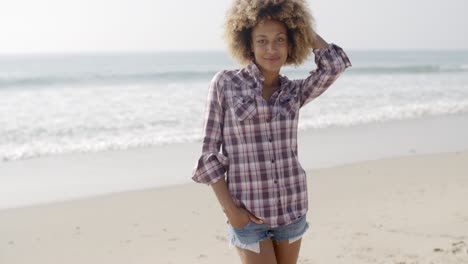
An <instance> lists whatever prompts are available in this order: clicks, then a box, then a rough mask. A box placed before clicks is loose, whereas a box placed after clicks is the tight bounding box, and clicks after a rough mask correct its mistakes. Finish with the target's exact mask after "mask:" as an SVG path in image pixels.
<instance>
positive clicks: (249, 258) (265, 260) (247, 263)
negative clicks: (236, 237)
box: [236, 238, 276, 264]
mask: <svg viewBox="0 0 468 264" xmlns="http://www.w3.org/2000/svg"><path fill="white" fill-rule="evenodd" d="M236 248H237V252H238V253H239V256H240V258H241V261H242V264H276V256H275V250H274V248H273V243H272V240H271V239H270V238H268V239H266V240H263V241H260V254H257V253H255V252H252V251H250V250H247V249H242V248H239V247H236Z"/></svg>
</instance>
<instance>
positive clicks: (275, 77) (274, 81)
mask: <svg viewBox="0 0 468 264" xmlns="http://www.w3.org/2000/svg"><path fill="white" fill-rule="evenodd" d="M260 71H261V72H262V75H263V78H264V79H265V80H264V81H263V86H264V87H268V88H271V87H277V86H279V71H278V72H270V71H265V70H264V69H261V68H260Z"/></svg>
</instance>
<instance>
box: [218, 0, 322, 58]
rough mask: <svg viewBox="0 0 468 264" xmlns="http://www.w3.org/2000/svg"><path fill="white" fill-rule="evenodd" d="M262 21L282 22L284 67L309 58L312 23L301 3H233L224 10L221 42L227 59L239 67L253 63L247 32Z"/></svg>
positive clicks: (273, 0)
mask: <svg viewBox="0 0 468 264" xmlns="http://www.w3.org/2000/svg"><path fill="white" fill-rule="evenodd" d="M263 19H273V20H276V21H279V22H282V23H283V24H284V25H285V26H286V28H287V33H288V44H289V52H288V53H289V54H288V58H287V60H286V63H285V65H296V66H297V65H300V64H302V63H303V62H304V61H305V60H306V59H307V57H308V56H309V55H310V54H311V49H312V48H313V43H314V39H315V36H316V34H315V29H314V28H315V20H314V18H313V17H312V15H311V13H310V12H309V9H308V7H307V4H306V2H305V0H234V1H233V2H232V4H231V7H230V8H229V9H228V10H227V13H226V21H225V25H224V38H225V40H226V41H227V45H228V50H229V52H230V53H231V55H232V56H233V57H234V58H235V59H237V60H238V61H239V62H240V63H241V64H242V65H246V64H248V63H250V62H251V61H252V60H253V59H254V55H253V53H252V51H251V43H252V42H251V32H252V29H253V27H255V25H256V24H257V23H258V22H259V21H262V20H263Z"/></svg>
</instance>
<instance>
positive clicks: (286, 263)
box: [273, 239, 302, 264]
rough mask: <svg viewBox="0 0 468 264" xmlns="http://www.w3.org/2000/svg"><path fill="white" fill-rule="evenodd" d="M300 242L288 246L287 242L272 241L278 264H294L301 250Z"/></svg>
mask: <svg viewBox="0 0 468 264" xmlns="http://www.w3.org/2000/svg"><path fill="white" fill-rule="evenodd" d="M301 240H302V239H299V240H296V241H294V242H293V243H291V244H289V241H288V240H283V241H273V248H274V250H275V254H276V261H277V263H278V264H296V262H297V259H298V257H299V250H300V249H301Z"/></svg>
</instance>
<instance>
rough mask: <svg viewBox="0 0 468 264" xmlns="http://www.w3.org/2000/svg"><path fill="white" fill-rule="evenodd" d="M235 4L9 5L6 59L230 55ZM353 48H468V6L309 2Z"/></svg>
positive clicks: (327, 35) (329, 31)
mask: <svg viewBox="0 0 468 264" xmlns="http://www.w3.org/2000/svg"><path fill="white" fill-rule="evenodd" d="M230 2H231V1H229V0H199V1H190V0H185V1H181V0H165V1H162V0H48V1H41V0H1V8H0V54H5V53H6V54H10V53H11V54H14V53H68V52H119V51H138V52H145V51H168V50H177V51H180V50H187V51H194V50H225V44H224V42H223V38H222V32H223V30H222V27H223V22H224V15H225V12H226V9H227V8H228V6H229V4H230ZM307 2H308V4H309V7H310V9H311V12H312V14H313V16H314V17H315V20H316V24H317V27H316V31H317V33H319V34H320V36H322V37H323V38H324V39H325V40H326V41H327V42H334V43H336V44H338V45H340V46H342V47H346V49H354V50H368V49H450V50H452V49H468V33H467V32H468V29H467V28H468V16H466V10H468V1H467V0H443V1H442V0H392V1H383V0H379V1H376V0H352V1H351V0H309V1H307Z"/></svg>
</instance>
